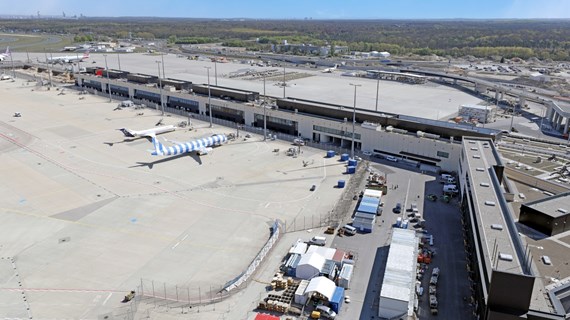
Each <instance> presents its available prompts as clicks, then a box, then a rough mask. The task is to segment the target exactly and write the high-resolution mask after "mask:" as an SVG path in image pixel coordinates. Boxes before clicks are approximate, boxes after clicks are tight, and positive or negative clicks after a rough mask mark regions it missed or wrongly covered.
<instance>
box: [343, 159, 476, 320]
mask: <svg viewBox="0 0 570 320" xmlns="http://www.w3.org/2000/svg"><path fill="white" fill-rule="evenodd" d="M379 161H380V164H378V163H375V164H373V165H372V166H373V168H374V169H375V170H376V171H380V172H383V173H386V174H387V176H388V187H389V190H388V194H387V195H385V196H384V197H383V199H382V201H383V202H384V203H385V204H384V212H383V214H382V215H381V216H379V217H377V225H376V227H375V229H374V231H373V232H372V233H369V234H360V233H358V234H356V235H355V236H345V237H336V238H335V240H334V241H333V244H332V247H336V248H340V249H345V250H347V251H350V252H352V253H354V255H355V259H356V264H355V269H354V274H353V278H352V281H351V285H350V289H349V290H347V291H346V295H348V296H350V299H351V303H350V304H345V305H344V306H343V308H342V310H341V312H340V313H339V315H338V317H337V319H341V320H343V319H378V317H377V316H378V301H379V295H380V290H381V288H382V281H383V278H384V271H385V265H386V260H387V257H388V252H389V249H390V247H389V245H390V239H391V236H392V230H393V225H394V224H395V222H396V219H397V218H398V217H404V216H406V215H407V214H408V212H406V211H405V210H403V211H402V213H400V214H395V213H393V212H392V208H393V207H394V206H395V204H396V203H398V202H400V203H402V205H404V203H405V208H406V209H407V208H409V207H410V204H411V203H412V202H416V203H417V205H418V208H419V211H420V213H422V214H423V216H424V219H425V220H426V229H427V230H428V231H429V233H430V234H433V235H434V249H435V250H436V252H437V254H436V256H435V257H434V258H433V260H432V264H431V266H430V268H429V270H428V273H431V269H432V268H433V267H434V266H437V267H439V268H440V269H441V276H440V282H439V283H438V299H439V303H440V308H439V316H437V317H439V318H441V319H470V315H471V311H470V309H469V306H468V305H467V303H466V302H464V301H463V297H466V296H468V295H469V284H468V279H467V271H466V269H465V262H466V260H465V254H466V253H465V251H464V248H463V241H459V240H458V239H462V238H463V233H462V228H461V218H460V213H459V206H458V203H457V200H453V201H452V202H451V203H449V204H447V203H444V202H442V201H437V202H431V201H429V200H427V199H425V195H427V194H429V193H435V194H437V195H441V188H442V185H441V184H440V183H439V182H438V181H437V178H436V177H435V176H432V175H426V174H421V173H419V172H417V170H416V168H412V167H409V166H407V165H405V164H403V163H401V162H398V163H389V162H385V160H379ZM408 183H409V189H408ZM362 188H364V185H362ZM346 222H348V221H346ZM418 234H420V233H418ZM428 282H429V277H425V278H424V281H423V286H424V290H425V292H424V295H423V296H422V298H421V299H420V302H419V307H420V308H419V312H418V313H419V315H420V317H421V318H422V319H424V318H426V319H429V318H432V317H434V316H432V315H431V314H430V313H429V307H428V295H427V290H428Z"/></svg>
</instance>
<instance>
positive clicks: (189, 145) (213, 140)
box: [150, 134, 228, 156]
mask: <svg viewBox="0 0 570 320" xmlns="http://www.w3.org/2000/svg"><path fill="white" fill-rule="evenodd" d="M150 137H151V138H152V144H153V145H154V151H152V152H151V154H152V155H153V156H173V155H177V154H182V153H188V152H194V151H196V153H198V155H206V154H208V153H209V152H211V151H212V147H215V146H219V145H221V144H222V143H224V142H227V141H228V137H226V135H225V134H215V135H213V136H211V137H208V138H203V139H198V140H194V141H189V142H180V143H178V144H176V145H174V146H172V147H166V146H164V145H163V144H162V143H160V142H159V141H158V140H157V139H156V136H155V135H151V136H150Z"/></svg>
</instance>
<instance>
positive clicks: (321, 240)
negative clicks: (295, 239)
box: [309, 236, 327, 246]
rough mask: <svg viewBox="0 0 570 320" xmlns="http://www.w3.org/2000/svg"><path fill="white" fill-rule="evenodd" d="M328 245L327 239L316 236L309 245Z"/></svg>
mask: <svg viewBox="0 0 570 320" xmlns="http://www.w3.org/2000/svg"><path fill="white" fill-rule="evenodd" d="M326 243H327V238H325V237H320V236H314V237H312V238H311V240H309V244H314V245H316V246H324V245H325V244H326Z"/></svg>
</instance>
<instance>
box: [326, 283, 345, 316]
mask: <svg viewBox="0 0 570 320" xmlns="http://www.w3.org/2000/svg"><path fill="white" fill-rule="evenodd" d="M343 301H344V288H343V287H336V289H335V290H334V294H333V296H332V299H331V301H329V302H330V308H331V309H332V310H333V311H334V312H336V313H337V314H338V313H339V312H340V309H341V308H342V302H343Z"/></svg>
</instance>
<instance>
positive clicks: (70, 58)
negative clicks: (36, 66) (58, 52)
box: [47, 51, 89, 64]
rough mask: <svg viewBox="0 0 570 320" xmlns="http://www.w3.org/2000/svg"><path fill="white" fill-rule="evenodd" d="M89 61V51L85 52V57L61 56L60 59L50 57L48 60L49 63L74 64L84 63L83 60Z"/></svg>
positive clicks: (77, 55)
mask: <svg viewBox="0 0 570 320" xmlns="http://www.w3.org/2000/svg"><path fill="white" fill-rule="evenodd" d="M85 59H89V51H85V53H83V56H79V54H76V55H74V56H59V57H50V58H48V59H47V62H48V63H62V64H63V63H74V62H83V60H85Z"/></svg>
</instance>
